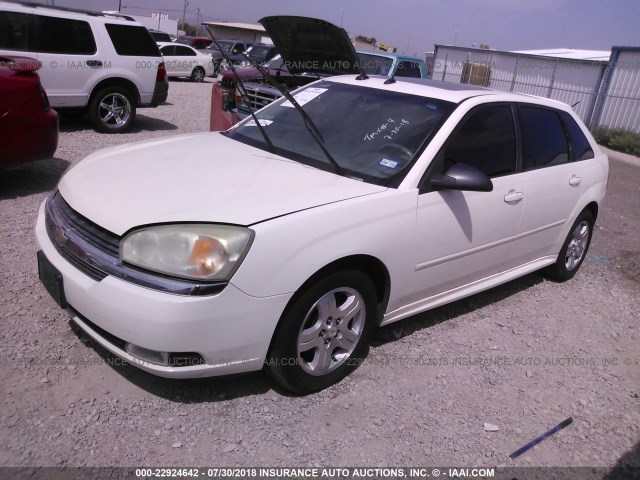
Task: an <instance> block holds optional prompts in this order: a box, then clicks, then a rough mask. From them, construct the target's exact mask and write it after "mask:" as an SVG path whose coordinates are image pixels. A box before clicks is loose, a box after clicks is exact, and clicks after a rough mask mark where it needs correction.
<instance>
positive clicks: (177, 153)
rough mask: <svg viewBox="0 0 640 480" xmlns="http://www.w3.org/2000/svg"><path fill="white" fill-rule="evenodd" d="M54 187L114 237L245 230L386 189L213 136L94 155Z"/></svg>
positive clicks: (184, 137)
mask: <svg viewBox="0 0 640 480" xmlns="http://www.w3.org/2000/svg"><path fill="white" fill-rule="evenodd" d="M58 189H59V191H60V193H61V194H62V196H63V197H64V199H65V200H66V201H67V203H69V205H70V206H71V207H72V208H73V209H74V210H76V211H77V212H78V213H80V214H81V215H83V216H85V217H87V218H88V219H89V220H91V221H93V222H95V223H97V224H98V225H100V226H101V227H103V228H105V229H107V230H109V231H111V232H112V233H114V234H116V235H123V234H124V233H126V232H127V231H128V230H131V229H132V228H135V227H138V226H141V225H148V224H155V223H168V222H217V223H228V224H236V225H251V224H253V223H256V222H260V221H263V220H266V219H269V218H273V217H278V216H282V215H286V214H289V213H292V212H296V211H300V210H305V209H308V208H313V207H316V206H320V205H324V204H328V203H333V202H339V201H341V200H346V199H349V198H354V197H358V196H362V195H369V194H373V193H377V192H381V191H384V190H386V188H385V187H381V186H377V185H372V184H368V183H364V182H359V181H357V180H353V179H350V178H346V177H341V176H339V175H335V174H333V173H330V172H325V171H322V170H318V169H315V168H312V167H308V166H306V165H302V164H300V163H297V162H293V161H291V160H288V159H286V158H283V157H279V156H277V155H273V154H270V153H268V152H265V151H263V150H260V149H257V148H254V147H251V146H249V145H245V144H243V143H240V142H237V141H235V140H231V139H229V138H227V137H225V136H224V135H222V134H220V133H217V132H215V133H199V134H190V135H179V136H174V137H169V138H164V139H160V140H148V141H144V142H138V143H132V144H128V145H122V146H117V147H110V148H107V149H104V150H100V151H97V152H95V153H93V154H91V155H89V156H88V157H86V158H85V159H83V160H82V161H80V162H78V163H77V164H75V165H74V166H72V167H71V168H70V169H69V170H68V171H67V172H66V173H65V175H64V176H63V177H62V179H61V180H60V183H59V185H58Z"/></svg>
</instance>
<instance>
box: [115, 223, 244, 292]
mask: <svg viewBox="0 0 640 480" xmlns="http://www.w3.org/2000/svg"><path fill="white" fill-rule="evenodd" d="M252 240H253V231H252V230H249V229H248V228H243V227H235V226H231V225H198V224H179V225H161V226H157V227H148V228H143V229H140V230H136V231H134V232H132V233H130V234H129V235H127V236H126V237H124V239H123V240H122V242H121V244H120V259H121V260H122V261H123V262H127V263H130V264H132V265H136V266H138V267H142V268H146V269H148V270H153V271H154V272H159V273H164V274H167V275H173V276H176V277H181V278H188V279H194V280H205V281H207V280H229V279H230V278H231V276H232V275H233V273H234V272H235V270H236V268H238V266H239V265H240V263H241V262H242V259H243V258H244V256H245V255H246V253H247V251H248V250H249V246H250V244H251V241H252Z"/></svg>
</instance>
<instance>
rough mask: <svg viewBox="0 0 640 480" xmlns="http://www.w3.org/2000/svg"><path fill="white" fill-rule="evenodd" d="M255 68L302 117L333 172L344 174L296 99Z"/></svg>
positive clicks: (261, 68) (258, 66)
mask: <svg viewBox="0 0 640 480" xmlns="http://www.w3.org/2000/svg"><path fill="white" fill-rule="evenodd" d="M255 67H256V69H257V70H258V71H259V72H260V73H261V74H262V76H263V77H264V78H265V80H266V81H267V82H269V85H271V86H272V87H274V88H275V89H277V90H278V91H279V92H280V93H281V94H282V96H284V98H286V99H287V100H288V101H289V102H290V103H291V105H293V108H295V110H296V111H297V112H298V113H299V114H300V116H301V117H302V120H303V121H304V124H305V126H306V127H307V130H308V131H309V133H310V134H311V136H312V137H313V139H314V140H315V141H316V143H317V144H318V146H319V147H320V149H321V150H322V152H323V153H324V155H325V157H327V160H329V163H330V164H331V166H332V167H333V170H334V172H335V173H337V174H338V175H341V174H344V168H343V167H341V166H340V164H339V163H338V162H337V161H336V159H335V158H333V155H331V153H329V150H327V147H326V146H325V144H324V139H323V138H322V134H321V133H320V130H318V127H316V124H315V123H313V120H311V118H310V117H309V115H307V112H305V111H304V109H303V108H302V107H301V106H300V104H299V103H298V102H297V101H296V99H295V98H293V95H291V93H289V91H288V90H287V89H286V87H283V86H282V84H281V83H280V82H278V81H277V80H276V79H275V78H273V76H272V75H271V74H270V73H269V72H268V70H267V69H266V68H264V66H262V65H258V64H257V63H256V66H255ZM367 78H368V77H367ZM249 108H250V109H251V105H250V104H249ZM251 112H252V115H253V110H251Z"/></svg>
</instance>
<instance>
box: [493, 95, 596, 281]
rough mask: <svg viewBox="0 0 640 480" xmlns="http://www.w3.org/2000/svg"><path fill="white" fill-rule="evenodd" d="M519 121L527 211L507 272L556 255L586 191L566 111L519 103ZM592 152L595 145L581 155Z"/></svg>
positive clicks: (525, 207)
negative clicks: (564, 119) (563, 113)
mask: <svg viewBox="0 0 640 480" xmlns="http://www.w3.org/2000/svg"><path fill="white" fill-rule="evenodd" d="M518 118H519V122H520V127H521V129H520V130H521V133H522V149H523V151H522V170H523V175H524V176H525V177H526V186H525V190H524V191H523V193H524V198H523V203H524V211H523V215H522V221H521V222H520V227H519V228H518V234H517V239H516V242H515V243H514V245H513V249H512V250H511V253H510V255H509V260H508V262H507V264H505V268H511V267H515V266H518V265H521V264H524V263H528V262H531V261H534V260H537V259H539V258H541V257H544V256H547V255H553V254H557V253H558V252H557V251H556V252H554V248H555V247H554V246H555V244H556V243H557V241H558V239H559V237H561V236H564V231H565V230H566V227H565V225H566V224H567V223H568V222H572V221H573V220H572V218H571V214H572V212H573V210H574V208H575V205H576V203H577V201H578V199H579V198H580V195H581V193H582V190H583V185H582V178H581V177H582V175H581V165H583V162H576V161H572V160H573V158H572V157H574V156H575V155H576V154H577V152H573V151H572V149H571V147H570V144H569V137H568V133H569V132H568V131H567V128H568V127H565V124H564V122H563V120H562V112H560V111H558V110H554V109H551V108H547V107H543V106H536V105H529V104H520V105H519V106H518ZM585 141H586V139H585ZM586 143H587V146H588V142H586ZM583 150H584V149H583ZM589 152H590V155H591V156H593V152H592V151H591V149H590V147H588V151H582V152H581V153H580V155H581V156H583V157H586V156H589Z"/></svg>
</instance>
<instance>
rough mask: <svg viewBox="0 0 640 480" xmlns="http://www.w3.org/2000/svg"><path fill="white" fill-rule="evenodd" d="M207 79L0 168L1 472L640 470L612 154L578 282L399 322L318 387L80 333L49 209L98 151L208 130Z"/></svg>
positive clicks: (635, 234)
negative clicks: (55, 260)
mask: <svg viewBox="0 0 640 480" xmlns="http://www.w3.org/2000/svg"><path fill="white" fill-rule="evenodd" d="M210 87H211V84H210V83H208V84H191V83H187V82H175V81H174V82H172V83H171V87H170V93H169V102H170V103H169V105H166V106H162V107H160V108H157V109H150V110H140V112H139V116H138V122H137V124H136V130H135V131H134V132H132V133H129V134H126V135H103V134H98V133H95V132H94V131H93V130H91V129H90V128H89V126H88V125H87V124H86V123H84V122H82V121H79V120H74V121H71V120H65V119H63V121H62V123H61V136H60V145H59V148H58V151H57V153H56V157H55V158H54V159H51V160H46V161H42V162H38V163H34V164H31V165H25V166H23V167H20V168H18V169H15V170H12V171H7V172H2V173H0V232H1V238H2V243H3V245H4V248H3V249H2V252H1V253H0V320H1V321H0V361H1V365H0V368H2V377H1V379H0V389H1V391H2V394H1V396H0V401H1V403H2V406H1V409H0V439H1V442H0V466H184V467H186V466H194V465H196V466H197V465H199V466H243V465H254V466H255V465H257V466H267V465H268V466H313V465H316V466H354V465H369V466H370V465H374V466H416V465H421V466H429V465H450V466H457V467H461V466H483V467H490V466H497V465H507V466H591V467H613V466H614V465H616V464H618V465H620V464H623V463H627V464H633V465H636V466H640V446H639V445H640V443H639V441H640V399H639V398H638V396H639V395H640V368H639V366H640V342H639V331H638V330H639V324H638V317H639V310H640V308H639V305H640V302H639V301H638V296H639V293H640V288H639V287H640V252H639V250H640V248H639V245H640V241H639V239H640V218H639V214H638V207H637V205H638V201H639V200H640V195H639V193H640V192H639V187H638V185H640V168H638V166H639V165H640V163H638V162H640V160H638V159H632V160H631V161H630V162H627V163H623V162H619V161H616V160H614V161H612V162H611V167H612V170H611V178H610V184H609V189H608V197H607V199H606V205H605V207H604V208H603V210H602V211H601V214H600V218H599V219H598V224H597V229H596V230H597V231H596V233H595V238H594V242H593V244H592V248H591V251H590V254H589V256H588V258H587V260H586V261H585V264H584V265H583V267H582V270H581V271H580V273H579V274H578V275H577V276H576V278H575V279H573V280H572V281H569V282H567V283H563V284H557V283H553V282H550V281H547V280H545V279H544V278H543V277H542V276H540V275H538V274H532V275H528V276H527V277H525V278H522V279H520V280H517V281H514V282H511V283H509V284H506V285H504V286H501V287H498V288H495V289H493V290H491V291H488V292H486V293H483V294H479V295H475V296H473V297H471V298H469V299H466V300H463V301H459V302H456V303H454V304H452V305H449V306H446V307H442V308H438V309H436V310H434V311H431V312H428V313H426V314H422V315H418V316H416V317H412V318H410V319H408V320H406V321H404V322H402V324H401V327H402V329H401V331H400V329H398V328H397V327H393V328H391V327H387V328H385V329H383V330H382V331H381V332H380V334H379V335H378V339H377V340H376V342H375V344H374V345H373V347H372V349H371V353H370V357H369V361H368V362H367V363H365V364H364V365H363V366H362V367H361V368H359V369H358V370H357V371H356V372H355V373H354V374H352V375H351V376H350V377H349V378H347V379H346V380H344V381H343V382H342V383H340V384H339V385H337V386H334V387H332V388H329V389H327V390H325V391H323V392H320V393H318V394H314V395H309V396H306V397H293V396H288V395H287V394H286V393H284V392H282V391H280V390H278V389H277V388H276V387H275V385H274V384H273V383H272V382H271V381H270V380H269V379H268V378H267V377H266V376H265V375H263V374H262V373H255V374H250V375H245V376H240V377H232V378H214V379H204V380H197V381H196V380H194V381H173V380H167V379H162V378H156V377H154V376H152V375H149V374H146V373H144V372H142V371H139V370H137V369H136V368H134V367H131V366H127V365H122V364H121V363H120V362H118V361H117V360H115V359H114V358H113V357H112V356H110V355H109V354H107V353H106V352H105V351H104V350H102V349H101V348H100V347H99V346H97V345H96V344H95V343H94V342H93V341H91V340H88V339H87V338H85V337H84V336H82V335H81V334H78V333H76V332H74V330H73V329H72V328H71V326H70V323H69V321H68V317H67V314H66V313H65V312H64V311H62V310H60V309H59V308H57V306H56V305H55V304H54V302H53V300H52V299H51V298H49V296H48V294H47V293H46V291H45V290H44V288H43V287H42V286H41V285H40V283H39V281H38V276H37V266H36V262H35V252H36V247H35V242H34V235H33V226H34V224H35V218H36V213H37V209H38V206H39V205H40V203H41V202H42V201H43V199H44V198H45V197H46V194H47V191H49V190H50V189H52V188H54V186H55V184H56V182H57V180H58V178H59V177H60V175H61V174H62V172H63V171H64V169H65V168H66V167H67V166H68V164H69V162H72V161H74V160H77V159H79V158H81V157H83V156H84V155H86V154H88V153H90V152H92V151H94V150H95V149H98V148H101V147H106V146H109V145H114V144H117V143H125V142H131V141H135V140H139V139H146V138H152V137H161V136H166V135H175V134H180V133H186V132H197V131H206V130H208V115H209V98H210V91H211V88H210ZM211 154H212V155H213V154H215V152H211ZM636 160H638V162H636V164H635V165H634V164H633V163H634V162H635V161H636ZM396 337H400V338H396ZM570 416H571V417H573V419H574V422H573V424H572V425H570V426H569V427H567V428H565V429H564V430H562V431H561V432H560V433H558V434H556V435H554V436H553V437H551V438H549V439H548V440H546V441H545V442H543V443H541V444H540V445H538V446H537V447H536V448H534V449H533V450H530V451H529V452H527V453H526V454H524V455H523V456H522V457H519V458H518V459H516V460H511V459H509V454H510V453H511V452H513V451H514V450H516V449H517V448H519V447H520V446H522V445H524V444H525V443H527V442H528V441H529V440H531V439H532V438H534V437H536V436H538V435H540V434H541V433H543V432H545V431H546V430H548V429H549V428H551V427H552V426H554V425H556V424H557V423H559V422H560V421H562V420H563V419H565V418H567V417H570ZM485 423H491V424H494V425H495V426H497V427H498V430H497V431H486V429H485V425H484V424H485Z"/></svg>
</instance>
